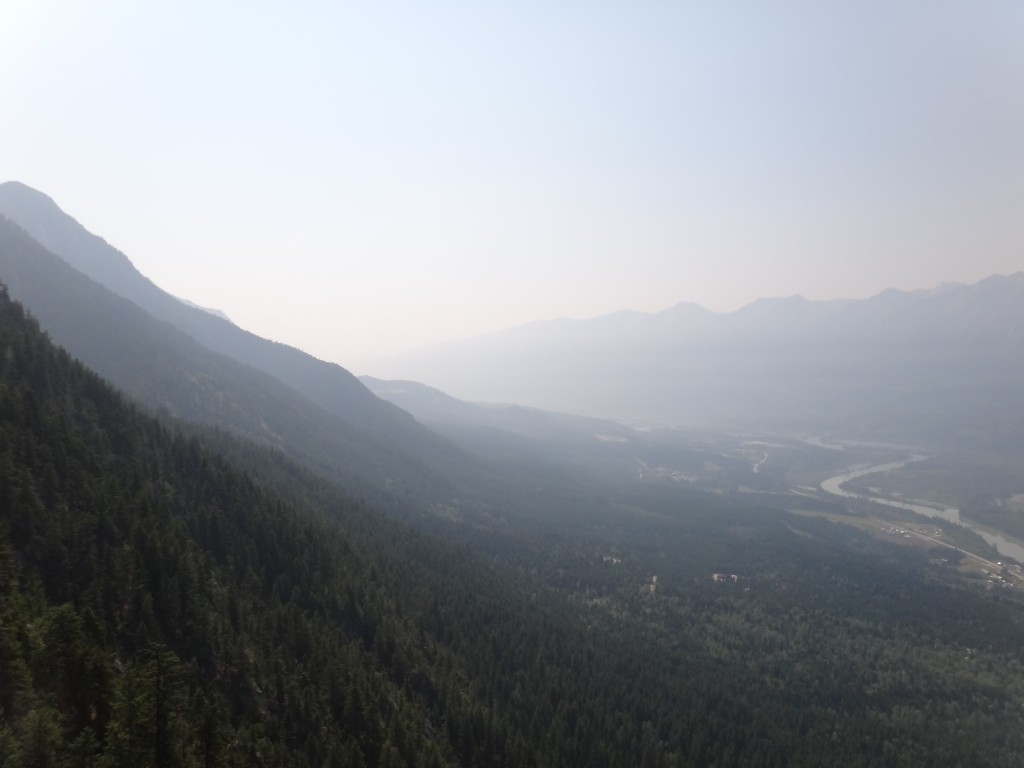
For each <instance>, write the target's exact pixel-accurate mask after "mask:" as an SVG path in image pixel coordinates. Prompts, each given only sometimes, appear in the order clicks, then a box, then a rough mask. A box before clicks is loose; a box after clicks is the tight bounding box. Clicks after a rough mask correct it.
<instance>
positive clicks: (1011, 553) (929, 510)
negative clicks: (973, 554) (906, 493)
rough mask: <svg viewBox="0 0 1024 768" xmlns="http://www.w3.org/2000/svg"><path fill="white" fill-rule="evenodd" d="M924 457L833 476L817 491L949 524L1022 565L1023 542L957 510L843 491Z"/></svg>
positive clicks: (915, 457) (914, 455)
mask: <svg viewBox="0 0 1024 768" xmlns="http://www.w3.org/2000/svg"><path fill="white" fill-rule="evenodd" d="M926 458H928V457H927V456H922V455H921V454H917V453H915V454H913V455H911V456H910V458H908V459H904V460H903V461H890V462H889V463H887V464H875V465H872V466H869V467H861V468H860V469H853V470H850V471H849V472H846V473H845V474H842V475H836V476H835V477H830V478H828V480H824V481H822V483H821V490H823V491H825V492H826V493H831V494H832V495H833V496H842V497H843V498H846V499H859V500H861V501H870V502H872V503H874V504H883V505H885V506H887V507H895V508H896V509H905V510H907V511H908V512H914V513H915V514H918V515H924V516H925V517H932V518H937V519H939V520H945V521H946V522H947V523H953V524H954V525H962V526H963V527H964V528H968V529H970V530H972V531H974V532H975V533H976V534H978V535H979V536H980V537H981V538H983V539H984V540H985V541H987V542H988V543H989V544H991V545H992V546H993V547H995V549H996V551H997V552H998V553H999V554H1000V555H1002V556H1003V557H1009V558H1012V559H1014V560H1016V561H1017V562H1018V563H1022V564H1024V542H1022V541H1020V540H1019V539H1015V538H1013V537H1012V536H1008V535H1007V534H1005V533H1001V532H999V531H997V530H995V529H993V528H989V527H988V526H985V525H981V524H980V523H975V522H973V521H971V520H967V519H965V518H962V517H961V516H960V510H959V509H958V508H957V507H943V506H939V505H932V504H921V503H917V504H914V503H912V502H907V501H896V500H895V499H887V498H884V497H882V496H872V495H869V494H864V493H853V492H851V491H846V490H843V484H844V483H848V482H850V481H851V480H854V479H856V478H858V477H864V476H865V475H874V474H877V473H879V472H892V471H894V470H897V469H902V468H903V467H905V466H907V465H908V464H911V463H913V462H915V461H923V460H924V459H926Z"/></svg>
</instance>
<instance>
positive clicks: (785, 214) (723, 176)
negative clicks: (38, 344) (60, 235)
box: [0, 0, 1024, 371]
mask: <svg viewBox="0 0 1024 768" xmlns="http://www.w3.org/2000/svg"><path fill="white" fill-rule="evenodd" d="M0 104H3V108H2V111H0V180H5V179H18V180H20V181H23V182H25V183H27V184H29V185H31V186H34V187H36V188H38V189H41V190H42V191H44V192H46V193H47V194H49V195H51V196H52V197H53V198H54V199H55V200H56V201H57V203H58V204H59V205H61V206H62V207H63V208H64V209H65V210H66V211H68V212H69V213H70V214H72V215H73V216H75V217H76V218H78V219H79V221H81V222H82V223H83V224H84V225H85V226H86V227H88V228H89V229H91V230H92V231H94V232H96V233H98V234H100V235H102V236H103V237H105V238H106V239H107V240H109V241H110V242H111V243H112V244H114V245H115V246H117V247H118V248H120V249H121V250H123V251H124V252H125V253H126V254H127V255H128V256H129V258H131V259H132V260H133V261H134V262H135V264H136V265H137V266H138V267H139V268H140V269H141V270H142V271H143V272H144V273H145V274H147V275H148V276H150V277H151V278H153V279H154V280H155V281H156V282H157V283H158V284H160V285H161V286H163V287H164V288H166V289H167V290H169V291H171V292H172V293H176V294H178V295H181V296H184V297H187V298H189V299H190V300H192V301H195V302H197V303H200V304H206V305H210V306H215V307H218V308H221V309H223V310H224V311H226V312H227V313H228V314H230V315H231V316H232V317H233V318H235V319H236V321H237V322H239V324H241V325H243V326H245V327H247V328H250V329H251V330H254V331H256V332H258V333H260V334H261V335H264V336H268V337H270V338H274V339H278V340H281V341H285V342H288V343H291V344H295V345H298V346H301V347H303V348H305V349H307V350H309V351H311V352H313V353H314V354H317V355H318V356H321V357H325V358H328V359H332V360H337V361H338V362H341V363H342V364H344V365H347V366H349V367H352V368H354V369H356V370H357V371H362V370H372V366H371V365H369V363H368V361H369V360H370V359H371V358H372V357H373V356H374V355H375V354H377V353H380V354H388V353H393V352H397V351H400V350H402V349H406V348H410V347H415V346H419V345H421V344H425V343H430V342H435V341H442V340H446V339H451V338H456V337H461V336H467V335H475V334H478V333H482V332H486V331H490V330H497V329H500V328H504V327H507V326H510V325H514V324H518V323H522V322H527V321H531V320H536V319H544V318H552V317H557V316H562V315H569V316H577V317H584V316H591V315H596V314H601V313H604V312H609V311H613V310H616V309H622V308H627V307H628V308H633V309H640V310H647V311H655V310H660V309H663V308H665V307H667V306H670V305H672V304H674V303H676V302H679V301H694V302H697V303H699V304H702V305H704V306H707V307H709V308H711V309H716V310H720V311H725V310H731V309H735V308H737V307H739V306H741V305H742V304H744V303H747V302H749V301H751V300H753V299H755V298H758V297H761V296H769V295H789V294H793V293H802V294H804V295H805V296H808V297H810V298H835V297H861V296H867V295H870V294H873V293H876V292H878V291H880V290H882V289H884V288H886V287H890V286H895V287H900V288H918V287H927V286H931V285H934V284H936V283H938V282H942V281H966V282H972V281H975V280H978V279H981V278H982V277H985V276H986V275H988V274H991V273H995V272H1003V273H1006V272H1013V271H1018V270H1021V269H1024V3H1021V2H1019V1H1018V0H963V2H942V0H905V1H904V0H900V1H898V2H892V0H888V1H887V2H875V1H872V0H857V1H856V2H852V1H851V2H845V3H844V2H820V0H813V1H812V0H808V1H807V2H770V1H769V0H757V1H755V0H751V1H750V2H714V3H712V2H704V3H696V2H653V1H650V2H644V1H643V0H638V1H633V2H618V3H609V2H557V1H555V2H551V1H550V0H549V1H548V2H526V1H521V2H515V3H497V2H468V0H467V1H466V2H431V3H399V2H387V1H384V2H365V3H358V4H356V3H340V2H335V3H326V2H325V3H317V2H301V1H298V2H289V3H287V4H286V3H267V2H245V3H241V2H204V3H197V2H191V1H190V0H178V1H177V2H174V3H156V2H105V1H104V0H97V1H96V2H90V3H80V2H70V1H68V2H47V0H24V1H22V0H13V1H12V0H0Z"/></svg>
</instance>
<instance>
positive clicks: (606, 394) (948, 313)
mask: <svg viewBox="0 0 1024 768" xmlns="http://www.w3.org/2000/svg"><path fill="white" fill-rule="evenodd" d="M375 373H377V374H379V375H382V376H386V377H388V378H396V379H414V380H417V381H422V382H426V383H428V384H430V385H432V386H435V387H438V388H440V389H442V390H444V391H446V392H449V393H451V394H452V395H454V396H456V397H459V398H463V399H467V400H474V401H490V402H510V403H519V404H523V405H529V406H534V407H539V408H547V409H552V410H559V411H566V412H570V413H578V414H586V415H591V416H598V417H603V418H617V419H623V420H631V421H649V422H658V423H669V424H676V425H682V426H692V427H710V428H727V429H773V430H787V431H801V430H803V431H828V432H835V433H842V434H844V435H847V436H861V437H871V438H876V439H899V440H914V441H935V440H939V441H946V442H949V441H964V440H966V441H969V442H970V443H971V444H972V445H976V446H980V447H989V448H999V449H1005V448H1008V447H1012V448H1014V450H1017V449H1020V450H1024V437H1022V434H1024V429H1022V427H1024V273H1017V274H1014V275H1010V276H999V275H997V276H992V277H990V278H988V279H986V280H983V281H981V282H980V283H977V284H976V285H959V284H947V285H943V286H940V287H938V288H936V289H933V290H925V291H912V292H905V291H897V290H888V291H885V292H883V293H880V294H878V295H877V296H874V297H872V298H869V299H864V300H842V301H810V300H807V299H805V298H803V297H800V296H793V297H789V298H778V299H762V300H759V301H756V302H754V303H752V304H750V305H748V306H746V307H744V308H742V309H740V310H738V311H736V312H732V313H727V314H719V313H715V312H711V311H708V310H706V309H703V308H701V307H699V306H696V305H694V304H679V305H677V306H674V307H672V308H670V309H667V310H665V311H664V312H659V313H656V314H646V313H641V312H633V311H623V312H616V313H613V314H610V315H604V316H601V317H596V318H592V319H588V320H570V319H559V320H552V321H547V322H537V323H531V324H529V325H525V326H521V327H518V328H513V329H511V330H507V331H503V332H499V333H494V334H489V335H486V336H481V337H477V338H473V339H467V340H464V341H458V342H453V343H449V344H443V345H438V346H433V347H429V348H424V349H420V350H417V351H414V352H411V353H408V354H406V355H403V356H401V357H398V358H394V359H393V360H391V361H389V362H385V363H382V364H381V365H379V366H377V368H376V370H375Z"/></svg>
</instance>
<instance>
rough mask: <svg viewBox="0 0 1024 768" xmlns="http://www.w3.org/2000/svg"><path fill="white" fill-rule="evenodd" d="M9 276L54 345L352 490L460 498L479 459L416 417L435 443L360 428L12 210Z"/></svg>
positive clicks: (171, 411)
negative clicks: (92, 269)
mask: <svg viewBox="0 0 1024 768" xmlns="http://www.w3.org/2000/svg"><path fill="white" fill-rule="evenodd" d="M0 279H2V280H3V281H5V282H6V284H7V286H8V289H9V290H10V293H11V295H12V296H13V297H15V298H16V299H18V300H19V301H22V302H24V303H25V304H26V305H27V306H28V307H30V308H31V310H32V312H33V313H34V314H35V315H36V316H37V317H38V318H39V320H40V322H41V324H42V325H43V327H44V328H45V329H46V331H47V333H49V334H50V335H51V337H52V338H53V339H54V340H55V341H57V342H58V343H60V344H62V345H63V346H65V347H67V348H68V349H69V350H70V351H72V352H73V353H74V354H75V355H76V356H78V357H79V358H81V359H82V360H84V361H85V362H87V363H88V364H89V365H90V366H91V367H93V368H94V369H95V370H96V371H98V372H99V373H101V374H102V375H103V376H105V377H107V378H109V379H110V380H112V381H114V382H116V383H117V384H118V386H120V387H122V388H123V389H124V390H125V391H126V392H128V393H129V394H130V395H132V396H133V397H135V398H137V399H138V400H139V401H140V402H141V403H144V404H145V405H147V406H149V407H150V408H152V409H154V410H159V411H163V412H165V413H167V414H168V415H170V416H172V417H175V418H180V419H183V420H186V421H195V422H199V423H205V424H211V425H216V426H220V427H221V428H223V429H227V430H229V431H231V432H233V433H234V434H237V435H240V436H243V437H246V438H249V439H252V440H256V441H258V442H261V443H263V444H266V445H270V446H274V447H276V448H279V449H280V450H282V451H283V452H284V453H286V454H287V455H290V456H292V457H293V458H295V459H296V460H298V461H301V462H302V463H304V464H306V465H308V466H310V467H313V468H315V469H316V470H317V471H319V472H321V473H322V474H324V475H326V476H328V477H331V478H333V479H336V480H338V481H340V482H343V483H345V484H346V485H348V486H349V487H350V488H352V489H353V491H355V492H358V493H361V494H364V495H366V494H369V495H376V494H380V493H382V492H383V491H384V489H388V492H389V493H391V494H392V495H395V496H397V497H399V498H406V499H415V498H420V499H423V500H424V501H426V502H427V503H429V500H432V499H436V498H446V497H447V496H449V495H451V493H452V490H451V488H452V483H453V478H454V477H456V476H457V475H458V473H459V472H461V471H462V469H461V468H463V467H465V468H466V469H467V471H468V470H469V469H471V467H472V461H471V460H470V459H469V458H468V457H466V456H465V455H463V454H460V453H459V452H458V451H456V450H455V449H454V448H453V447H451V446H448V445H446V444H444V442H443V441H442V440H441V439H440V438H437V437H436V436H434V435H431V434H430V433H428V432H427V430H425V429H424V428H423V427H422V426H420V425H419V424H417V423H416V422H415V421H413V419H412V418H411V417H409V416H408V415H407V414H404V413H402V418H403V420H405V421H407V422H408V423H409V424H410V425H412V426H413V428H414V430H415V432H417V433H422V434H424V435H426V438H425V441H426V442H427V444H428V445H432V446H435V450H434V451H432V452H419V451H416V446H409V445H408V444H406V443H405V442H402V441H399V440H398V439H396V438H390V437H388V436H387V435H385V434H382V433H381V432H379V431H371V430H367V429H363V428H361V427H357V426H355V425H354V424H353V423H351V422H349V421H347V420H343V419H341V418H340V417H338V416H336V415H335V414H333V413H331V412H328V411H326V410H325V409H324V408H322V407H320V406H318V405H316V404H315V403H312V402H310V401H309V400H308V399H306V398H305V397H303V396H302V395H300V394H299V393H297V392H296V391H294V390H293V389H291V388H290V387H288V386H287V385H285V384H284V383H282V382H281V381H279V380H277V379H275V378H274V377H272V376H270V375H268V374H265V373H262V372H261V371H258V370H255V369H253V368H250V367H248V366H245V365H242V364H240V363H238V362H237V361H235V360H233V359H231V358H229V357H227V356H225V355H221V354H219V353H216V352H213V351H211V350H209V349H207V348H206V347H204V346H202V345H201V344H199V343H198V342H197V341H195V339H193V338H192V337H190V336H188V335H187V334H185V333H184V332H182V331H180V330H178V329H177V328H175V327H174V326H172V325H170V324H168V323H165V322H162V321H160V320H157V319H156V318H153V317H152V316H150V315H149V314H147V313H146V312H145V311H143V310H142V309H141V308H140V307H139V306H138V305H136V304H134V303H132V302H130V301H128V300H127V299H124V298H121V297H119V296H115V295H114V294H112V293H111V292H110V291H108V290H107V289H105V288H103V287H102V286H101V285H99V284H98V283H95V282H94V281H92V280H91V279H89V278H88V277H86V276H85V275H83V274H82V273H81V272H78V271H77V270H74V269H72V268H71V267H70V266H68V265H67V264H66V263H64V262H63V261H62V260H61V259H59V258H58V257H56V256H55V255H53V254H52V253H50V252H49V251H47V250H46V249H45V248H43V247H42V246H41V245H39V244H38V243H36V242H35V241H34V240H32V239H31V238H30V237H29V236H28V235H27V234H26V233H25V232H24V231H23V230H21V229H20V228H19V227H18V226H16V225H15V224H13V223H11V222H10V221H9V220H7V219H5V218H3V217H0ZM211 319H212V320H214V321H217V322H221V321H220V320H219V319H218V318H211ZM360 386H361V385H360ZM367 394H369V393H367ZM371 397H372V396H371ZM373 399H374V401H377V398H373ZM388 407H389V408H393V406H391V405H390V404H388ZM395 410H396V412H397V409H395ZM439 467H440V469H439Z"/></svg>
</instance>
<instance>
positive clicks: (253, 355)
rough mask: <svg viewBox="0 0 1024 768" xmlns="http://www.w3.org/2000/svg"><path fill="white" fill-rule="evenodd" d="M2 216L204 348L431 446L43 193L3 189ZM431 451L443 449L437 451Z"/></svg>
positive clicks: (420, 432)
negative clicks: (147, 268) (138, 262)
mask: <svg viewBox="0 0 1024 768" xmlns="http://www.w3.org/2000/svg"><path fill="white" fill-rule="evenodd" d="M0 214H3V215H5V216H7V217H8V218H10V219H11V220H12V221H15V222H16V223H17V224H19V225H20V226H21V227H23V228H24V229H25V231H27V232H28V234H29V235H31V236H32V238H33V239H35V240H37V241H38V242H39V243H40V244H41V245H43V246H44V247H45V248H46V249H48V250H49V251H51V252H53V253H55V254H56V255H57V256H59V257H60V258H62V259H63V260H64V261H66V262H67V263H68V264H70V265H71V266H72V267H74V268H75V269H77V270H78V271H80V272H82V273H83V274H85V275H88V276H89V277H91V278H92V279H93V280H95V281H96V282H98V283H100V284H101V285H103V286H105V287H106V288H108V289H109V290H111V291H113V292H114V293H115V294H117V295H118V296H123V297H124V298H126V299H129V300H131V301H133V302H134V303H136V304H138V305H139V306H140V307H142V308H143V309H145V310H146V312H147V313H149V314H150V315H152V316H153V317H156V318H158V319H160V320H163V321H165V322H168V323H170V324H171V325H173V326H175V327H176V328H178V329H179V330H181V331H184V332H185V333H187V334H188V335H189V336H191V337H193V338H194V339H195V340H196V341H198V342H199V343H200V344H202V345H203V346H204V347H206V348H208V349H211V350H213V351H215V352H220V353H222V354H224V355H227V356H228V357H231V358H233V359H235V360H237V361H238V362H241V363H245V364H246V365H249V366H252V367H253V368H256V369H257V370H260V371H263V372H264V373H269V374H270V375H271V376H274V377H276V378H278V379H280V380H281V381H283V382H285V383H286V384H288V385H289V386H291V387H294V388H295V389H296V390H297V391H299V392H300V393H302V394H303V395H305V396H306V397H307V398H309V399H310V400H312V401H313V402H314V403H316V404H317V405H319V406H321V407H323V408H326V409H327V410H329V411H331V412H332V413H334V414H336V415H338V416H340V417H341V418H343V419H345V420H346V421H349V422H351V423H352V424H355V425H357V426H359V427H362V428H364V429H369V430H371V431H373V432H377V433H380V434H382V435H386V436H388V437H389V438H393V439H399V440H402V441H426V442H428V443H429V442H431V436H430V435H429V433H428V432H427V431H426V430H424V429H422V428H421V427H420V426H419V425H417V424H416V423H415V422H414V421H413V419H411V418H409V416H408V414H406V413H403V412H402V411H401V410H399V409H398V408H395V407H394V406H392V405H391V404H390V403H386V402H384V401H382V400H380V399H378V398H376V397H374V396H373V395H372V394H371V393H370V392H369V391H368V390H367V389H366V388H365V387H364V386H363V385H362V384H360V383H359V381H358V380H357V379H356V378H355V377H354V376H353V375H352V374H351V373H349V372H348V371H347V370H345V369H344V368H342V367H341V366H340V365H336V364H334V363H326V362H324V361H322V360H318V359H316V358H314V357H312V356H311V355H308V354H306V353H305V352H302V351H300V350H298V349H295V348H294V347H289V346H287V345H285V344H279V343H276V342H273V341H268V340H267V339H263V338H260V337H259V336H256V335H255V334H253V333H250V332H248V331H246V330H243V329H241V328H239V327H238V326H236V325H234V324H232V323H231V322H230V321H228V320H227V319H226V318H224V317H218V316H216V315H215V314H213V313H211V312H210V311H209V310H205V309H203V308H200V307H196V306H195V305H192V304H190V303H188V302H183V301H182V300H180V299H177V298H175V297H174V296H171V295H170V294H169V293H167V292H166V291H164V290H162V289H161V288H159V287H158V286H156V285H154V284H153V283H152V282H151V281H150V280H149V279H148V278H146V277H145V276H144V275H142V274H141V273H140V272H139V271H138V270H137V269H136V268H135V266H134V265H133V264H132V263H131V262H130V261H129V260H128V258H127V257H126V256H125V255H124V254H123V253H121V252H120V251H118V250H117V249H115V248H113V247H112V246H111V245H109V244H108V243H107V242H106V241H105V240H103V239H102V238H100V237H97V236H96V235H94V234H92V233H90V232H89V231H87V230H86V229H85V228H84V227H83V226H82V225H81V224H79V223H78V222H77V221H76V220H75V219H73V218H72V217H70V216H68V215H67V214H66V213H64V212H63V211H62V210H61V209H60V208H58V207H57V205H56V203H54V201H53V200H51V199H50V198H49V197H47V196H46V195H45V194H43V193H42V192H39V191H37V190H34V189H32V188H30V187H27V186H25V185H24V184H21V183H19V182H6V183H3V184H0ZM431 447H432V448H435V449H436V445H431Z"/></svg>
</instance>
